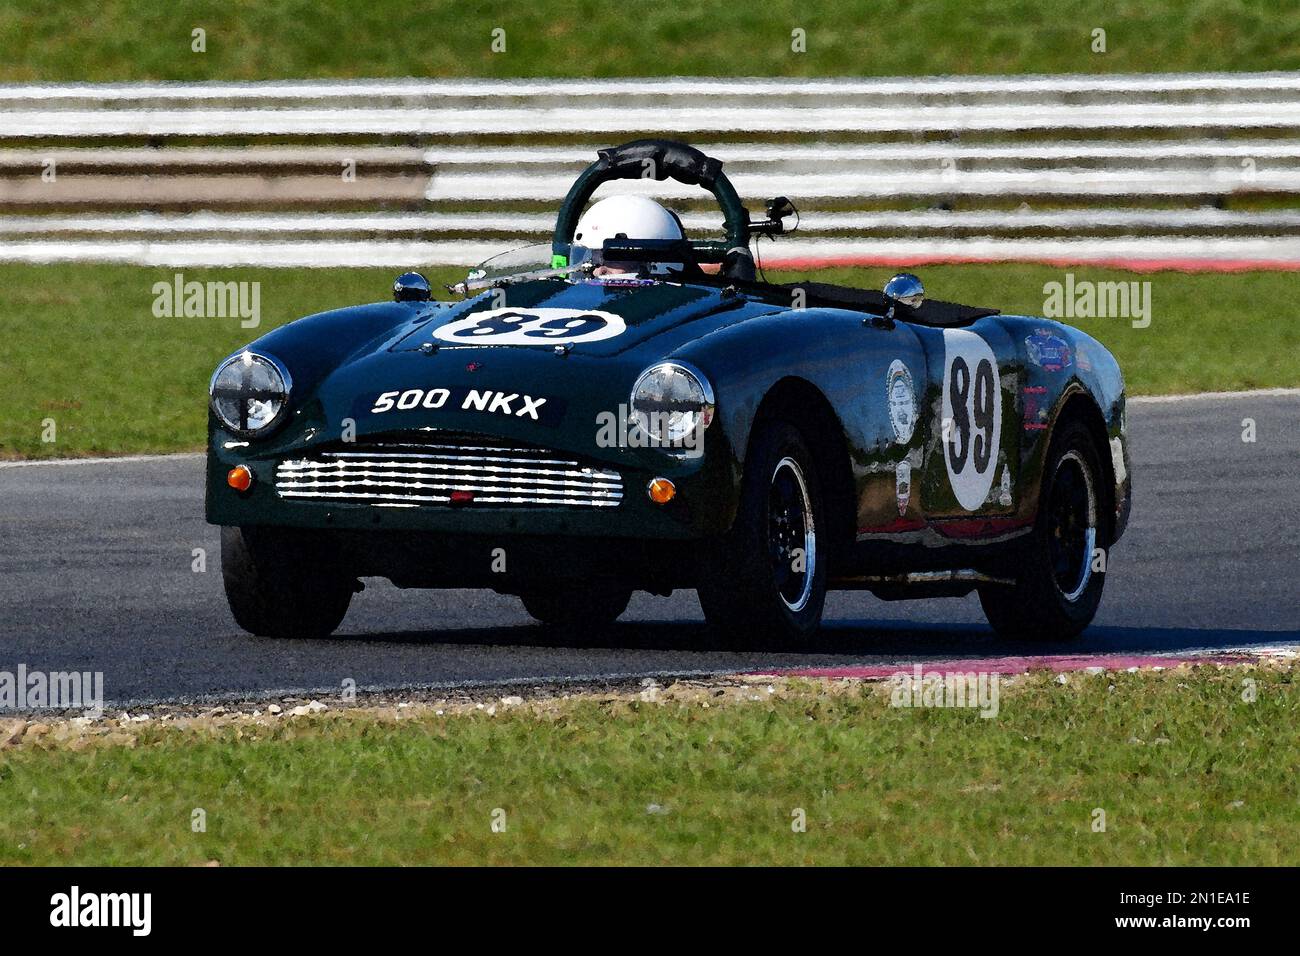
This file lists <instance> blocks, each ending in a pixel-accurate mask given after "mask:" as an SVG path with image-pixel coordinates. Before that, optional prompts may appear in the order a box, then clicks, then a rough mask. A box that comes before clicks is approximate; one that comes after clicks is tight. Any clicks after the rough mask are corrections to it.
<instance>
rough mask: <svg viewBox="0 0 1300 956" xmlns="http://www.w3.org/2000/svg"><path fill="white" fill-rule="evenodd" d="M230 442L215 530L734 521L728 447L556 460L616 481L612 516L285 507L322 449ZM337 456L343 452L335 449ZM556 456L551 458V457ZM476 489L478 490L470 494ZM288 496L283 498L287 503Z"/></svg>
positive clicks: (458, 531)
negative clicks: (300, 468) (695, 453)
mask: <svg viewBox="0 0 1300 956" xmlns="http://www.w3.org/2000/svg"><path fill="white" fill-rule="evenodd" d="M229 442H231V436H229V435H227V434H225V433H224V432H222V431H221V430H220V429H214V430H213V432H212V443H211V445H210V448H209V452H208V461H207V494H206V513H207V519H208V521H209V522H210V523H212V524H217V525H232V526H253V525H262V526H274V527H285V528H317V529H332V530H347V531H385V532H388V531H410V532H420V533H436V534H442V535H466V536H487V537H496V538H500V537H503V536H573V537H579V538H584V537H585V538H613V539H639V538H649V539H665V540H689V539H696V538H704V537H710V536H713V535H717V534H721V533H723V532H725V531H726V530H727V529H728V528H729V527H730V525H731V521H732V519H733V518H734V515H735V508H736V495H737V487H738V482H737V479H736V466H735V465H734V463H732V462H730V461H729V456H728V455H727V454H726V449H725V445H724V443H722V442H720V441H719V442H718V443H717V444H718V446H719V447H717V448H714V449H711V448H710V442H709V441H708V436H707V435H706V442H705V446H706V447H705V453H704V454H703V455H701V456H700V457H698V458H693V459H678V458H674V457H673V456H669V455H666V454H662V453H657V452H651V451H649V450H645V449H641V450H621V449H607V450H605V452H606V454H605V455H604V457H602V459H600V460H596V459H594V458H591V457H589V456H584V455H581V454H578V453H572V452H566V451H557V452H556V453H557V454H563V455H565V456H566V457H568V458H572V459H574V460H578V461H581V462H583V463H584V464H588V463H589V464H590V465H591V466H592V467H593V468H598V469H600V470H602V471H615V472H617V473H618V475H619V476H620V478H621V480H622V486H623V487H622V498H621V499H620V500H619V501H618V502H617V504H615V505H613V506H606V507H584V506H574V505H549V504H529V505H526V506H512V505H505V504H483V503H478V502H475V501H470V502H466V503H461V504H457V503H449V502H437V503H421V504H418V505H415V506H410V505H401V506H395V504H394V502H393V501H340V500H328V499H326V500H318V499H303V498H295V497H288V496H286V495H287V494H290V492H286V491H285V490H284V489H283V488H281V487H280V486H279V483H278V481H277V469H279V468H280V467H281V465H282V464H283V463H285V462H292V461H301V460H303V459H308V458H314V457H315V456H316V455H317V454H318V453H319V451H320V449H312V448H306V449H303V448H298V449H294V450H292V451H290V450H287V449H283V448H280V449H276V450H273V451H266V452H259V451H258V450H257V449H255V448H253V447H252V446H239V445H236V447H229V448H228V447H226V445H227V443H229ZM336 447H337V446H336ZM548 450H549V449H548ZM236 465H244V466H246V467H247V468H248V469H249V470H250V471H252V473H253V485H252V487H251V488H249V490H248V491H246V492H238V491H235V490H234V489H232V488H230V487H229V486H228V485H227V483H226V475H227V473H228V472H229V471H230V470H231V469H232V468H234V467H235V466H236ZM656 477H665V478H669V479H670V480H672V481H673V483H674V484H675V485H676V487H677V495H676V497H675V498H674V499H673V500H672V501H670V502H668V503H667V504H666V505H659V504H655V503H654V502H652V501H651V500H650V499H649V497H648V495H647V494H646V487H647V485H648V484H649V482H650V481H651V480H652V479H653V478H656ZM466 487H467V488H472V487H473V486H472V485H466ZM282 492H283V493H282Z"/></svg>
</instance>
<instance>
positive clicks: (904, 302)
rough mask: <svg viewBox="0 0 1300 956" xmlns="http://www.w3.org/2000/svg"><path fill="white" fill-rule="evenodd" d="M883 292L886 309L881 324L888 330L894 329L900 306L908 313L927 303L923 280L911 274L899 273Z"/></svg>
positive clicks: (886, 285)
mask: <svg viewBox="0 0 1300 956" xmlns="http://www.w3.org/2000/svg"><path fill="white" fill-rule="evenodd" d="M882 292H883V294H884V296H885V305H886V309H885V314H884V316H883V317H882V318H881V320H880V323H879V324H881V325H883V326H885V327H886V328H891V327H893V324H894V319H895V317H896V313H897V312H898V307H899V306H900V305H901V306H902V307H903V311H904V313H907V312H911V311H912V310H913V309H918V308H920V307H921V303H922V302H924V301H925V286H923V285H921V280H920V279H919V278H917V277H916V276H914V275H912V273H910V272H900V273H898V274H897V275H896V276H894V277H893V278H892V279H890V280H889V281H888V282H886V283H885V288H884V289H883V290H882Z"/></svg>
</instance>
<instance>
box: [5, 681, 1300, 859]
mask: <svg viewBox="0 0 1300 956" xmlns="http://www.w3.org/2000/svg"><path fill="white" fill-rule="evenodd" d="M1243 676H1244V674H1243V672H1242V671H1241V670H1239V669H1236V668H1233V669H1229V670H1225V671H1218V670H1216V669H1215V668H1214V667H1212V666H1211V667H1204V668H1200V669H1197V670H1195V671H1192V672H1189V671H1185V670H1182V671H1170V672H1165V673H1152V672H1144V673H1138V674H1112V675H1107V676H1098V677H1090V676H1085V675H1082V674H1075V675H1072V676H1071V679H1070V684H1069V685H1068V686H1066V687H1061V686H1059V685H1057V684H1056V683H1055V682H1054V681H1053V680H1052V679H1051V678H1050V677H1047V676H1039V677H1034V678H1030V679H1027V680H1026V681H1025V683H1023V684H1022V685H1019V686H1017V687H1013V688H1008V689H1004V692H1003V694H1002V695H1001V701H1000V705H1001V706H1000V713H999V714H998V716H997V717H996V718H994V719H992V720H987V719H983V718H981V717H979V716H978V714H977V713H976V712H974V711H970V710H904V709H897V708H891V707H889V706H888V703H887V697H886V695H885V694H884V693H883V692H882V691H880V690H879V689H873V688H870V687H865V688H863V687H855V688H851V689H848V690H844V691H842V692H840V693H837V694H836V693H827V692H825V691H824V690H819V689H817V688H815V687H811V686H808V685H803V684H794V685H790V686H789V687H787V688H785V689H783V690H781V691H779V692H778V695H777V697H775V698H772V699H766V694H765V693H763V692H762V691H761V690H760V691H759V696H760V697H763V698H765V699H763V700H761V701H758V702H733V703H725V704H724V703H722V702H720V701H717V699H716V698H711V697H710V696H709V695H708V694H705V695H704V696H703V697H700V696H698V695H697V696H696V697H695V698H693V699H687V700H684V701H670V702H667V703H662V704H646V703H628V702H626V701H624V702H617V703H601V702H599V701H594V700H590V699H588V700H584V701H582V702H573V701H570V702H565V703H561V704H559V705H558V706H556V707H553V708H552V711H551V712H550V713H547V714H545V715H538V714H535V713H532V712H530V710H529V709H528V708H511V709H507V710H502V711H500V712H498V713H497V715H496V716H487V715H486V714H485V713H483V712H477V713H471V714H469V715H464V714H461V715H448V716H444V717H437V716H434V715H433V714H432V713H431V712H429V711H423V712H422V713H421V714H419V715H418V716H416V717H415V718H411V719H408V720H404V721H401V722H400V723H394V722H393V721H392V720H391V719H387V720H376V719H374V718H373V717H366V716H362V715H347V716H344V717H342V718H339V719H321V720H312V719H308V720H302V719H297V720H293V721H289V720H286V719H281V720H280V721H279V722H278V723H277V724H275V725H274V726H271V727H267V726H265V725H263V726H261V727H257V728H253V727H251V726H250V725H248V724H244V725H243V729H242V731H241V730H237V729H235V727H232V726H227V727H226V728H224V729H218V730H214V731H206V730H204V731H193V730H186V731H182V730H176V729H163V728H161V727H157V726H154V727H153V728H152V729H149V730H145V731H142V732H141V734H142V736H141V737H140V738H139V744H138V746H136V747H135V748H133V749H127V748H125V747H91V748H87V749H84V750H82V751H81V752H75V751H73V750H71V749H69V748H67V747H66V746H53V747H51V749H48V750H37V749H34V748H32V747H27V746H25V747H24V748H22V749H20V750H17V751H13V750H11V751H7V752H3V753H0V864H4V865H12V864H191V863H202V862H205V861H213V860H215V861H218V862H220V863H221V864H223V865H233V864H306V863H312V864H379V865H385V864H444V863H445V864H479V863H486V864H502V863H526V864H561V865H563V864H610V863H640V864H660V863H673V864H705V863H712V864H751V863H759V864H901V865H919V864H925V865H930V864H952V865H970V864H981V865H988V864H1028V865H1049V864H1050V865H1077V864H1089V865H1090V864H1110V865H1190V864H1197V865H1295V864H1297V863H1300V839H1298V838H1300V794H1298V793H1297V781H1296V777H1295V772H1294V770H1295V767H1296V766H1297V764H1298V763H1300V738H1298V737H1297V736H1296V734H1294V733H1291V732H1287V728H1293V727H1294V726H1295V725H1296V721H1297V719H1300V712H1298V708H1297V698H1296V694H1295V691H1294V685H1293V684H1292V682H1291V676H1290V674H1289V673H1287V672H1277V671H1255V672H1252V673H1251V676H1252V677H1254V678H1255V679H1256V680H1257V681H1258V700H1257V701H1255V702H1254V703H1245V702H1243V701H1242V699H1241V695H1242V679H1243ZM1110 685H1114V689H1113V690H1108V686H1110ZM702 700H713V701H714V706H711V707H708V708H707V709H706V708H705V707H704V706H702ZM237 734H242V739H237V736H236V735H237ZM652 807H653V809H652ZM195 808H202V809H203V810H204V811H206V814H207V831H206V832H205V833H194V832H192V831H191V826H190V821H191V813H192V811H193V810H194V809H195ZM497 808H500V809H502V810H504V811H505V824H506V829H505V832H504V833H494V832H492V830H491V826H490V824H491V820H492V813H493V811H494V810H495V809H497ZM796 808H802V809H803V810H804V812H805V813H806V819H807V831H806V832H805V833H795V832H793V831H792V828H791V821H792V812H793V811H794V810H795V809H796ZM1098 808H1100V809H1102V810H1104V811H1105V817H1106V819H1105V823H1106V828H1105V832H1094V831H1093V826H1092V824H1093V820H1094V810H1096V809H1098Z"/></svg>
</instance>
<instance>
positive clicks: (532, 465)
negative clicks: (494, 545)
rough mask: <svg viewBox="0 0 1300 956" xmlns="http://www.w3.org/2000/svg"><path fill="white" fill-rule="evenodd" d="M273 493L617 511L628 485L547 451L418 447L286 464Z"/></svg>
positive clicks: (407, 503) (406, 503) (331, 454)
mask: <svg viewBox="0 0 1300 956" xmlns="http://www.w3.org/2000/svg"><path fill="white" fill-rule="evenodd" d="M275 490H276V492H277V493H278V494H279V495H280V497H282V498H303V499H317V500H333V501H340V502H355V503H358V504H372V505H376V506H380V507H408V508H415V507H420V506H426V505H433V506H437V505H457V506H470V507H473V506H483V505H490V506H497V507H537V506H542V507H581V508H612V507H614V506H616V505H617V504H618V503H619V502H620V501H621V500H622V499H623V480H622V478H621V477H620V476H619V474H618V472H616V471H610V470H608V469H601V468H592V467H588V466H585V465H582V464H581V463H579V462H577V461H573V460H570V459H566V458H563V457H562V456H561V455H559V454H558V453H556V452H552V451H547V450H545V449H541V448H522V447H509V446H498V445H493V444H490V443H486V442H485V443H482V444H478V443H474V444H432V443H429V444H425V443H419V444H414V443H413V444H384V445H371V446H358V447H353V448H350V449H348V450H335V451H325V452H320V453H318V455H317V456H316V457H314V458H291V459H285V460H284V461H282V462H280V464H279V466H278V467H277V468H276V470H275Z"/></svg>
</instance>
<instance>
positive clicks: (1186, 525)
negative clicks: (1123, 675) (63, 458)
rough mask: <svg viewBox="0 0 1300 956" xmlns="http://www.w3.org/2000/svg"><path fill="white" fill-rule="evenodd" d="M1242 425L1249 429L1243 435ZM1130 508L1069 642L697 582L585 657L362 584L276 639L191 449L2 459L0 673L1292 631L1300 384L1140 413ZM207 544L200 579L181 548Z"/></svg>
mask: <svg viewBox="0 0 1300 956" xmlns="http://www.w3.org/2000/svg"><path fill="white" fill-rule="evenodd" d="M1247 417H1249V418H1253V419H1254V420H1255V422H1256V429H1257V435H1258V440H1257V441H1256V442H1255V443H1254V444H1247V443H1244V442H1243V441H1242V437H1241V436H1242V419H1243V418H1247ZM1129 422H1130V427H1131V430H1132V435H1133V449H1134V456H1135V464H1134V476H1135V504H1134V511H1133V520H1132V523H1131V525H1130V527H1129V531H1128V533H1127V535H1126V536H1125V538H1124V540H1123V541H1122V542H1121V543H1120V544H1119V546H1117V548H1116V549H1115V551H1114V553H1113V554H1112V556H1111V565H1110V571H1111V574H1110V576H1109V578H1108V580H1107V585H1106V595H1105V598H1104V599H1103V602H1102V608H1101V612H1100V614H1099V615H1098V618H1097V621H1096V623H1095V624H1094V625H1093V627H1092V628H1091V629H1090V630H1089V631H1088V632H1087V633H1086V634H1085V635H1084V636H1083V637H1082V638H1081V639H1080V640H1079V641H1077V642H1074V643H1071V644H1069V645H1064V646H1060V645H1058V646H1053V647H1043V646H1025V645H1017V644H1011V643H1008V642H1005V641H1000V640H998V639H996V638H995V637H994V636H993V634H992V632H991V631H990V630H989V629H988V628H987V626H986V625H985V624H984V620H983V616H982V615H981V613H980V610H979V605H978V603H977V601H976V600H975V599H974V598H973V597H971V598H963V599H959V600H958V599H945V600H937V601H929V602H924V601H921V602H902V603H886V602H882V601H879V600H877V599H875V598H873V597H871V596H869V595H864V594H857V593H852V594H835V595H832V596H831V598H830V600H829V601H828V604H827V626H826V627H825V628H824V630H823V632H822V634H821V636H820V637H819V638H818V640H817V642H816V644H815V645H813V646H811V647H807V648H802V649H794V648H792V649H790V650H788V651H783V652H779V653H761V654H760V653H750V654H741V653H732V652H727V651H723V650H719V649H717V648H713V647H710V645H709V640H708V636H707V634H706V633H705V631H704V629H703V626H702V623H701V616H700V610H699V605H698V603H697V602H696V600H695V595H694V593H693V592H678V593H677V594H674V595H673V596H672V597H670V598H654V597H650V596H647V595H643V594H639V595H637V596H636V597H635V598H634V599H633V603H632V606H631V608H630V609H629V611H628V612H627V614H626V615H624V618H623V620H622V621H620V622H619V623H618V624H616V625H614V626H613V627H611V628H610V629H609V631H608V632H607V634H606V635H605V637H604V639H603V640H601V641H599V642H598V643H599V644H600V645H601V646H599V647H597V648H594V649H593V648H587V649H577V648H569V647H559V646H550V645H549V644H548V643H547V640H548V637H547V632H546V631H545V630H543V629H541V628H539V627H537V626H534V625H533V624H531V622H530V619H529V618H528V617H527V615H526V614H524V612H523V610H522V608H521V607H520V605H519V603H518V602H517V601H516V600H515V599H513V598H509V597H503V596H500V595H496V594H493V593H491V592H484V591H443V592H431V591H399V590H397V589H395V588H393V587H391V586H389V585H388V584H387V583H386V582H379V581H370V582H367V588H366V591H365V592H364V593H362V594H360V595H358V596H357V598H356V600H355V601H354V603H353V605H352V610H351V611H350V612H349V614H348V617H347V619H346V620H345V621H344V624H343V628H342V629H341V631H340V634H339V635H338V636H336V637H334V638H331V639H329V640H323V641H312V642H308V641H268V640H261V639H257V638H254V637H250V636H248V635H246V634H244V633H242V632H241V631H239V630H238V629H237V628H236V627H235V625H234V623H233V622H232V621H231V619H230V616H229V613H228V612H227V610H226V606H225V598H224V596H223V594H222V588H221V573H220V568H219V540H218V533H217V529H215V528H212V527H209V526H208V525H207V524H205V523H204V520H203V489H202V462H201V460H200V459H199V458H198V457H197V456H178V457H170V458H162V459H153V460H136V461H129V460H127V461H103V462H89V463H67V464H49V463H42V464H35V465H31V466H22V467H0V634H2V635H3V641H4V645H5V646H4V650H3V652H2V653H0V670H8V671H14V670H16V669H17V666H18V665H19V664H25V665H26V666H27V668H28V669H29V670H45V671H53V670H80V671H103V672H104V686H105V695H106V697H107V698H108V700H109V701H110V703H114V704H119V705H122V704H128V703H133V702H140V701H149V700H160V699H190V698H194V697H203V696H217V697H221V696H242V695H245V694H249V695H255V694H258V693H273V692H276V691H290V690H293V691H303V690H311V691H316V692H319V693H328V692H329V691H330V690H333V689H337V688H339V687H340V684H341V682H342V681H343V680H344V679H347V678H351V679H352V680H355V681H356V683H357V686H358V687H361V688H367V687H373V688H381V687H387V688H393V687H401V686H405V685H413V686H429V685H432V686H446V687H456V686H464V685H474V684H486V685H495V684H506V683H512V682H521V683H533V682H536V683H543V682H552V681H584V680H593V679H602V678H607V677H613V676H616V675H617V676H639V675H645V676H658V675H665V674H690V673H699V672H724V671H735V670H767V669H789V668H808V667H815V668H842V667H854V666H866V665H882V664H900V665H902V664H910V663H912V662H914V661H925V660H927V659H929V660H950V659H953V658H980V657H985V658H994V657H1006V656H1014V655H1025V654H1030V655H1033V654H1043V653H1049V654H1059V653H1070V654H1084V653H1088V654H1115V655H1125V654H1146V653H1157V654H1162V653H1174V652H1192V653H1198V652H1209V651H1220V650H1233V649H1258V648H1262V647H1271V646H1277V645H1290V644H1296V643H1300V469H1298V468H1297V467H1296V466H1297V463H1298V462H1300V428H1298V427H1297V426H1300V397H1297V396H1294V395H1290V396H1286V395H1262V394H1256V395H1244V396H1239V397H1220V396H1207V397H1202V398H1194V399H1184V400H1179V401H1175V402H1149V403H1140V404H1133V405H1131V406H1130V409H1129ZM194 548H204V549H206V551H207V557H208V566H207V571H206V572H205V573H195V572H194V571H192V570H191V562H192V557H191V553H192V549H194Z"/></svg>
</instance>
